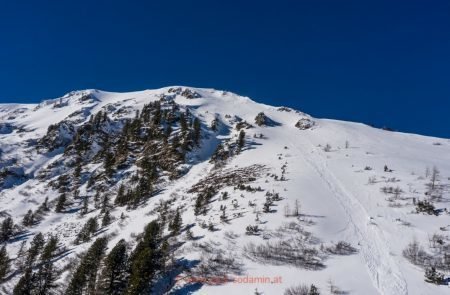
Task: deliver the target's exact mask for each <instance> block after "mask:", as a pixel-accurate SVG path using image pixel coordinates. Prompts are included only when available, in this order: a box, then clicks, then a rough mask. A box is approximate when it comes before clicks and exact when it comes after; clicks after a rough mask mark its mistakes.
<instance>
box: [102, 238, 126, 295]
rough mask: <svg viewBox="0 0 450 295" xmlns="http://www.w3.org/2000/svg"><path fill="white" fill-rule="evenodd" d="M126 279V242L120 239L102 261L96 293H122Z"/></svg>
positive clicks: (116, 294)
mask: <svg viewBox="0 0 450 295" xmlns="http://www.w3.org/2000/svg"><path fill="white" fill-rule="evenodd" d="M127 281H128V254H127V243H126V242H125V240H123V239H122V240H120V241H119V242H118V243H117V244H116V245H115V246H114V248H112V250H111V252H109V254H108V256H106V258H105V261H104V267H103V269H102V270H101V275H100V279H99V283H98V288H97V289H98V293H99V294H105V295H106V294H108V295H119V294H124V292H125V289H126V287H127Z"/></svg>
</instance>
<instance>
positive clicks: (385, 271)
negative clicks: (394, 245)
mask: <svg viewBox="0 0 450 295" xmlns="http://www.w3.org/2000/svg"><path fill="white" fill-rule="evenodd" d="M291 144H293V146H295V147H297V148H298V149H299V151H300V155H301V156H302V157H303V159H304V160H305V162H306V163H307V164H308V165H309V166H310V167H311V168H312V169H313V170H314V171H315V172H316V173H317V174H318V175H319V176H320V178H321V179H322V180H323V181H324V182H325V184H326V185H327V187H328V188H329V190H330V191H331V192H332V193H333V196H334V197H335V199H336V200H337V201H338V202H339V204H340V205H341V206H342V207H343V209H344V211H345V212H346V214H347V217H348V219H349V225H348V228H347V230H346V235H347V236H346V237H345V238H346V239H348V240H356V242H359V243H360V250H361V251H360V252H361V254H362V257H363V259H364V262H365V264H366V266H367V268H368V270H369V274H370V277H371V279H372V282H373V284H374V286H375V287H376V288H377V289H378V291H379V292H380V293H381V294H386V295H390V294H392V295H403V294H408V288H407V284H406V281H405V279H404V278H403V275H402V272H401V271H400V269H399V267H398V265H397V264H396V262H395V261H394V259H393V258H392V257H391V254H390V249H389V245H388V241H387V239H386V238H385V237H384V234H383V232H382V231H381V230H380V229H379V228H378V227H377V226H376V225H373V224H369V219H370V215H369V214H368V213H367V211H366V209H365V208H364V206H363V205H362V204H361V203H360V202H359V201H358V199H357V198H356V197H355V196H354V195H353V194H352V193H351V192H349V191H348V190H347V189H346V188H345V187H344V186H343V184H342V183H341V182H340V181H339V180H338V179H337V178H336V176H335V175H334V174H333V173H332V172H330V170H329V169H328V167H327V163H326V160H324V157H323V156H321V155H318V154H312V153H311V149H312V148H314V145H313V144H312V143H309V144H302V146H298V144H294V143H292V142H291Z"/></svg>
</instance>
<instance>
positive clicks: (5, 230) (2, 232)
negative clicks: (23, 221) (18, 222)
mask: <svg viewBox="0 0 450 295" xmlns="http://www.w3.org/2000/svg"><path fill="white" fill-rule="evenodd" d="M13 228H14V222H13V220H12V218H11V217H6V218H5V219H4V220H3V222H2V225H1V228H0V242H6V241H8V240H9V238H11V236H12V235H13Z"/></svg>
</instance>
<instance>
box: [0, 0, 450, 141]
mask: <svg viewBox="0 0 450 295" xmlns="http://www.w3.org/2000/svg"><path fill="white" fill-rule="evenodd" d="M168 85H190V86H198V87H212V88H217V89H224V90H230V91H234V92H237V93H239V94H243V95H247V96H250V97H252V98H254V99H256V100H258V101H261V102H265V103H268V104H274V105H287V106H291V107H294V108H297V109H300V110H302V111H304V112H307V113H310V114H312V115H313V116H316V117H328V118H336V119H344V120H352V121H360V122H365V123H372V124H375V125H378V126H383V125H387V126H389V127H392V128H395V129H398V130H401V131H408V132H416V133H422V134H429V135H436V136H442V137H450V1H439V0H434V1H425V0H422V1H414V0H408V1H406V0H405V1H399V0H396V1H392V0H391V1H366V0H364V1H361V0H359V1H345V0H344V1H336V0H330V1H321V0H308V1H306V0H305V1H302V0H296V1H295V0H292V1H286V0H277V1H250V0H247V1H245V0H240V1H232V0H228V1H215V0H208V1H195V0H189V1H187V0H183V1H181V0H180V1H170V0H161V1H150V0H149V1H132V0H128V1H125V0H124V1H114V0H109V1H94V0H91V1H81V0H78V1H63V0H62V1H56V0H54V1H46V0H41V1H25V0H24V1H6V0H0V102H36V101H40V100H42V99H44V98H52V97H58V96H61V95H63V94H64V93H66V92H68V91H71V90H76V89H86V88H98V89H104V90H110V91H130V90H140V89H148V88H157V87H162V86H168Z"/></svg>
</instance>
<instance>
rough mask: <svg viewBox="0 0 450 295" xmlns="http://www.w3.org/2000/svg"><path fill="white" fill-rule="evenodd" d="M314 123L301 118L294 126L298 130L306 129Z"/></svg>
mask: <svg viewBox="0 0 450 295" xmlns="http://www.w3.org/2000/svg"><path fill="white" fill-rule="evenodd" d="M314 125H315V123H314V121H313V120H311V119H308V118H302V119H300V120H298V122H297V123H296V124H295V127H297V128H298V129H300V130H306V129H310V128H311V127H313V126H314Z"/></svg>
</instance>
